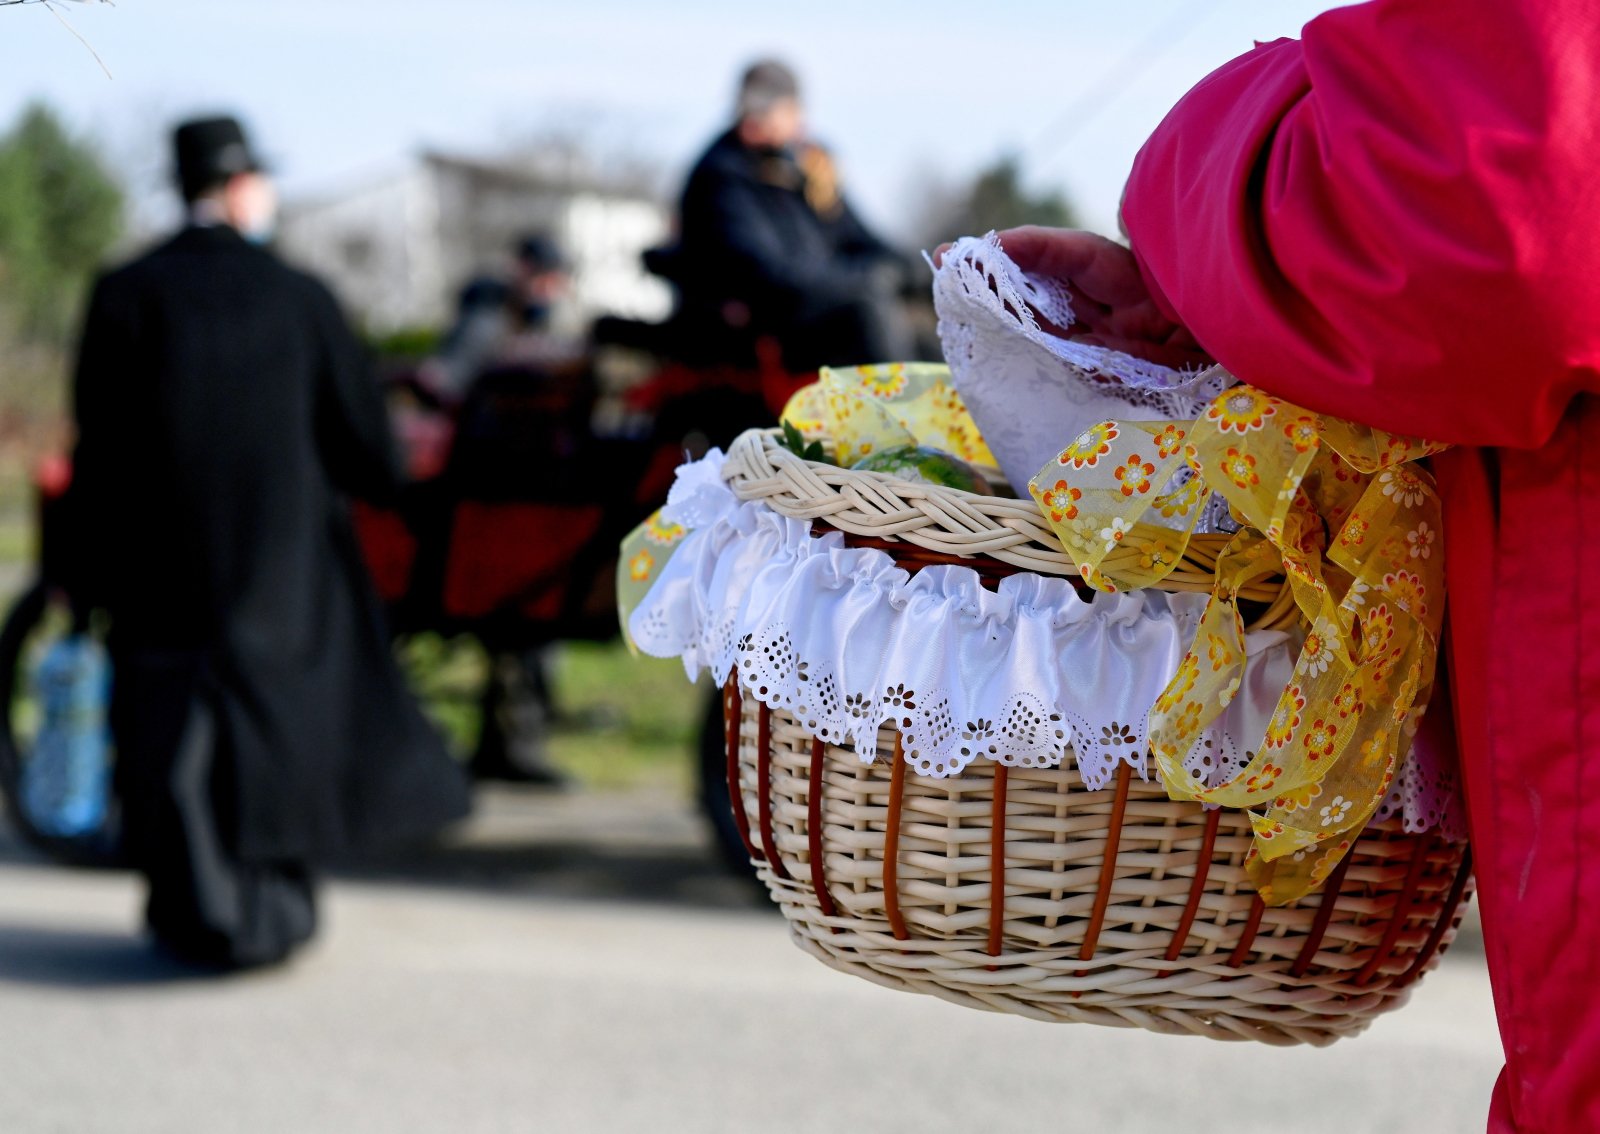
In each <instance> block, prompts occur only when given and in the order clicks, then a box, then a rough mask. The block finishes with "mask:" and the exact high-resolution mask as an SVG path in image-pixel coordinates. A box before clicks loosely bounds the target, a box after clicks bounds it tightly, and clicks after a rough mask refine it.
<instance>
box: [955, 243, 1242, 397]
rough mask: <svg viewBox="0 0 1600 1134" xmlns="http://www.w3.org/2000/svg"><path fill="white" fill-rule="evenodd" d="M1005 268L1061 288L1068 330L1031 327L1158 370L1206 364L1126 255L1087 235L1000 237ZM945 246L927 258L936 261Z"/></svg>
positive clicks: (1208, 360)
mask: <svg viewBox="0 0 1600 1134" xmlns="http://www.w3.org/2000/svg"><path fill="white" fill-rule="evenodd" d="M1000 246H1001V247H1002V248H1003V249H1005V253H1006V255H1007V256H1008V257H1010V259H1011V261H1012V263H1014V264H1016V265H1017V267H1019V268H1021V269H1022V270H1023V271H1024V272H1026V273H1027V274H1028V275H1031V276H1045V277H1048V278H1050V279H1053V280H1057V281H1059V282H1061V283H1063V284H1065V285H1066V287H1067V291H1068V292H1069V294H1070V295H1071V297H1072V311H1073V314H1074V315H1076V316H1077V321H1076V322H1074V323H1073V324H1072V326H1071V327H1070V328H1063V327H1055V326H1052V325H1051V324H1050V323H1049V322H1048V321H1047V320H1045V319H1044V318H1043V317H1042V316H1040V315H1039V313H1038V312H1037V311H1035V312H1034V315H1035V316H1036V317H1037V318H1039V324H1040V326H1041V327H1043V328H1044V329H1045V330H1047V331H1049V332H1050V333H1052V334H1055V335H1059V336H1060V337H1062V338H1066V339H1070V340H1072V341H1073V342H1079V343H1087V344H1089V345H1091V346H1102V347H1107V348H1109V349H1111V350H1119V351H1122V352H1123V353H1124V354H1131V355H1133V356H1135V357H1137V358H1143V359H1146V360H1147V361H1150V362H1155V363H1159V364H1161V365H1163V366H1172V367H1184V366H1210V365H1211V362H1212V359H1211V358H1210V356H1208V355H1207V354H1206V353H1205V351H1203V350H1201V349H1200V344H1199V343H1197V342H1195V340H1194V336H1193V335H1191V334H1190V333H1189V331H1188V330H1187V328H1185V327H1183V326H1182V325H1180V324H1178V323H1174V322H1173V321H1172V320H1170V319H1168V318H1167V317H1166V316H1165V315H1163V314H1162V313H1161V311H1160V309H1159V308H1158V307H1157V306H1156V304H1155V300H1153V299H1152V298H1151V297H1150V292H1149V289H1148V288H1146V287H1145V284H1144V277H1143V276H1141V275H1140V274H1139V265H1138V263H1137V262H1136V261H1135V260H1134V258H1133V253H1132V252H1130V251H1128V249H1126V248H1124V247H1123V246H1122V245H1120V244H1118V243H1116V242H1115V241H1111V240H1107V239H1106V238H1105V237H1103V236H1098V235H1096V234H1095V233H1092V232H1083V231H1080V230H1077V229H1069V228H1041V227H1039V226H1037V225H1028V226H1025V227H1023V228H1012V229H1007V230H1006V231H1005V232H1002V233H1000ZM949 248H950V245H948V244H945V245H941V246H940V247H939V248H938V250H937V251H935V252H934V254H933V262H934V266H935V267H937V266H938V265H939V264H941V263H943V261H944V254H945V252H946V251H947V250H948V249H949Z"/></svg>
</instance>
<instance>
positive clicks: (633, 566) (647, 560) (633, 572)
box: [628, 547, 656, 583]
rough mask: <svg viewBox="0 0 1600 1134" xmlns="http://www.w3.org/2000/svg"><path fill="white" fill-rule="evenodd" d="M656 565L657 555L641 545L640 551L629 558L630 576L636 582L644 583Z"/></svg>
mask: <svg viewBox="0 0 1600 1134" xmlns="http://www.w3.org/2000/svg"><path fill="white" fill-rule="evenodd" d="M655 565H656V557H655V556H653V555H651V554H650V553H649V552H648V551H646V550H645V549H644V548H642V547H641V548H640V549H639V551H638V553H637V554H636V555H635V556H634V557H633V558H632V559H630V560H628V577H629V578H631V579H632V580H633V581H634V582H635V583H642V582H644V581H645V580H646V579H648V578H649V577H650V572H651V570H652V569H654V567H655Z"/></svg>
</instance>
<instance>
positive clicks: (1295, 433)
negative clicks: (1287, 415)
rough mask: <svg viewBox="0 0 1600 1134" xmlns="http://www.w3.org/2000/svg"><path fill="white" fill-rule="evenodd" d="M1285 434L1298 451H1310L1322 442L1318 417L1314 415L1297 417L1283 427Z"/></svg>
mask: <svg viewBox="0 0 1600 1134" xmlns="http://www.w3.org/2000/svg"><path fill="white" fill-rule="evenodd" d="M1283 435H1284V436H1285V437H1287V438H1288V439H1289V444H1291V445H1293V446H1294V451H1295V452H1296V453H1309V452H1310V451H1311V450H1312V449H1315V448H1316V447H1317V446H1318V445H1319V444H1321V434H1320V433H1319V432H1318V431H1317V419H1316V418H1314V417H1309V416H1301V417H1297V418H1295V419H1294V420H1293V421H1291V422H1290V423H1289V424H1288V425H1285V426H1284V427H1283Z"/></svg>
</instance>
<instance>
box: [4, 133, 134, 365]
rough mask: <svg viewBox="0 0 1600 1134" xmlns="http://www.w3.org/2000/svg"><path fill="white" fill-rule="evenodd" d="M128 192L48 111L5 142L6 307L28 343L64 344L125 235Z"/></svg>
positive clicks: (97, 157)
mask: <svg viewBox="0 0 1600 1134" xmlns="http://www.w3.org/2000/svg"><path fill="white" fill-rule="evenodd" d="M122 204H123V197H122V190H121V189H120V188H119V187H118V185H117V183H116V181H115V180H114V179H113V178H112V176H111V174H110V173H109V172H108V171H107V170H106V167H105V163H104V162H103V161H102V160H101V158H100V156H99V154H98V153H97V152H96V150H95V148H94V147H93V146H92V145H90V144H89V143H87V142H84V141H81V140H79V139H75V138H73V137H72V136H71V135H69V134H68V133H67V131H66V129H65V128H64V127H63V126H62V124H61V122H60V120H59V119H58V118H57V117H56V116H55V114H54V113H52V112H51V111H50V109H49V108H48V107H45V106H42V105H34V106H31V107H29V108H28V109H27V110H25V111H24V112H23V114H22V116H21V118H20V119H19V120H18V121H17V124H16V125H15V126H14V127H13V128H12V130H11V132H10V133H9V134H7V135H5V136H4V137H3V138H0V305H3V306H4V307H6V308H9V309H10V312H11V313H13V315H14V317H15V323H16V325H17V327H18V329H19V330H20V331H21V332H22V333H23V334H24V335H25V336H27V337H29V338H32V339H36V340H43V341H46V342H57V343H59V342H64V341H65V340H66V339H67V338H68V337H69V336H70V334H71V331H72V326H73V323H74V321H75V317H76V313H77V311H78V307H79V304H80V303H81V301H82V294H83V291H84V289H85V287H86V286H87V285H88V282H89V279H90V277H91V275H92V274H93V272H94V270H95V268H96V267H97V266H98V265H99V264H100V262H101V260H102V259H103V258H104V257H105V255H106V253H107V252H108V251H109V250H110V248H111V246H112V245H113V244H115V243H116V240H117V237H118V236H119V235H120V234H121V232H122Z"/></svg>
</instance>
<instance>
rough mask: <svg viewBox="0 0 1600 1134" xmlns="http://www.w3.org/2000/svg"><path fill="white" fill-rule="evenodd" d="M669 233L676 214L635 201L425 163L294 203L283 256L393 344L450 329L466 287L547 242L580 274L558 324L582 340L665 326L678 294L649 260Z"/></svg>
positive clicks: (518, 175)
mask: <svg viewBox="0 0 1600 1134" xmlns="http://www.w3.org/2000/svg"><path fill="white" fill-rule="evenodd" d="M670 227H671V213H670V211H669V210H668V208H667V207H666V206H665V205H663V204H662V203H661V202H660V201H659V200H656V199H655V198H653V197H651V196H650V195H648V194H646V193H643V192H640V191H637V190H630V189H626V188H620V187H616V186H607V185H605V184H603V183H600V182H598V181H596V180H593V179H586V178H583V177H581V176H565V175H552V174H551V173H550V172H548V171H541V170H539V169H537V168H533V167H528V166H522V165H518V164H511V163H505V164H501V163H495V162H488V161H479V160H473V159H466V158H460V157H452V156H449V155H446V154H441V153H435V152H424V153H421V154H419V155H418V156H417V157H416V158H415V159H413V160H412V162H411V163H410V164H409V165H408V166H407V167H405V168H403V169H400V170H397V171H396V172H395V173H393V174H391V175H389V176H387V177H382V178H377V179H374V180H372V181H369V182H367V183H366V184H363V185H359V186H356V187H353V188H351V189H349V190H348V191H345V192H342V193H338V194H331V195H328V196H325V197H321V198H317V199H307V200H300V201H291V202H289V203H287V204H286V205H285V206H284V208H283V211H282V216H281V219H280V221H279V230H278V247H279V249H280V250H281V251H282V252H283V254H284V255H285V256H286V257H287V258H288V259H289V260H291V261H293V262H294V263H296V264H299V265H300V266H302V267H305V268H308V269H310V270H311V271H313V272H315V273H317V274H318V275H319V276H321V277H322V278H323V279H324V280H326V281H327V282H328V283H329V284H330V285H331V286H332V287H333V289H334V291H335V292H336V293H337V294H338V295H339V298H340V299H341V300H342V301H343V302H344V304H345V305H346V307H347V308H348V310H349V311H350V314H351V315H352V316H353V317H354V318H355V319H357V320H358V321H359V322H360V323H361V324H362V325H363V326H364V327H365V328H366V330H367V331H368V332H370V333H375V334H384V333H388V332H392V331H397V330H401V329H404V328H415V327H444V326H447V325H448V324H449V323H450V321H451V319H452V317H453V315H454V312H455V300H456V295H457V293H458V292H459V290H460V288H461V286H462V285H463V284H465V283H466V282H467V281H468V280H470V279H472V278H473V277H475V276H478V275H481V274H483V273H485V272H491V273H494V272H503V271H505V270H506V268H507V266H508V264H509V262H510V253H511V249H512V248H513V247H514V245H515V243H516V241H517V239H518V238H519V237H521V236H523V235H526V234H528V233H534V232H542V233H545V234H547V235H548V236H550V237H551V238H552V239H554V240H555V241H556V242H557V243H558V244H559V245H560V247H561V248H562V250H563V251H564V252H565V253H566V255H567V258H568V260H569V261H570V262H571V264H572V269H573V289H572V294H571V295H570V297H569V299H568V300H567V302H566V303H565V304H563V306H562V308H561V309H560V310H558V311H557V312H556V313H555V318H556V321H557V323H558V325H561V326H564V327H567V328H575V327H579V326H582V325H585V324H586V323H587V322H588V321H589V320H590V319H592V318H594V317H595V316H596V315H601V314H615V315H624V316H628V317H630V318H636V319H651V320H657V319H662V318H665V317H666V315H667V313H668V309H669V308H670V306H671V294H670V291H669V289H668V288H667V286H666V285H665V284H663V283H662V282H661V281H660V280H658V279H655V278H654V277H652V276H650V275H649V274H648V273H646V272H645V270H644V268H643V266H642V265H641V264H640V262H639V254H640V253H641V252H643V251H644V250H645V249H646V248H650V247H653V246H655V245H658V244H661V243H663V242H665V241H666V240H667V239H668V236H669V234H670Z"/></svg>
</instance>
